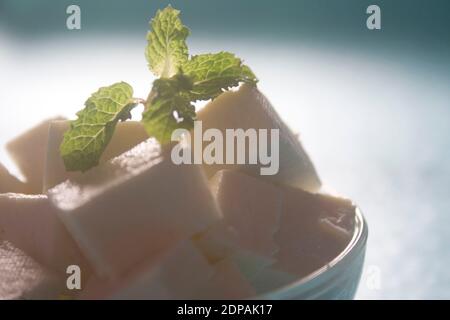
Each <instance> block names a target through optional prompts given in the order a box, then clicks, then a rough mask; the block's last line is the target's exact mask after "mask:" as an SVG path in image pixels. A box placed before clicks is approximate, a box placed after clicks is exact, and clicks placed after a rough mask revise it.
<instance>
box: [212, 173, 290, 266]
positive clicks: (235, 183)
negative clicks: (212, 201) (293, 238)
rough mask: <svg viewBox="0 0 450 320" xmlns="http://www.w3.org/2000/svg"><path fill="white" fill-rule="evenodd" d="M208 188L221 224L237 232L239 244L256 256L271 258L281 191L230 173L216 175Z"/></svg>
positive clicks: (279, 211) (267, 184) (249, 178)
mask: <svg viewBox="0 0 450 320" xmlns="http://www.w3.org/2000/svg"><path fill="white" fill-rule="evenodd" d="M210 186H211V190H213V194H214V196H215V198H216V201H217V203H218V205H219V208H220V210H221V212H222V215H223V220H224V223H225V224H226V225H229V226H232V227H233V228H234V229H235V230H236V233H237V239H238V244H239V245H240V246H241V247H242V248H245V249H247V250H250V251H252V252H254V253H256V254H259V255H262V256H265V257H271V256H273V255H274V253H275V252H276V251H277V246H276V244H275V242H274V234H275V232H276V231H277V230H278V225H279V220H280V215H281V210H282V193H281V191H280V189H279V188H278V187H276V186H274V185H272V184H270V183H265V182H261V181H260V180H258V179H256V178H253V177H250V176H248V175H245V174H242V173H238V172H235V171H232V170H221V171H219V172H217V173H216V175H215V176H214V177H213V178H212V179H211V180H210Z"/></svg>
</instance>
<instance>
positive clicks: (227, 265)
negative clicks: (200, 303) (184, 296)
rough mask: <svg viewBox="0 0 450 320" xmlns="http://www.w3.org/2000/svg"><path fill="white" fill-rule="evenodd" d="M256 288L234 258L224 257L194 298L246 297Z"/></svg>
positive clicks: (226, 298)
mask: <svg viewBox="0 0 450 320" xmlns="http://www.w3.org/2000/svg"><path fill="white" fill-rule="evenodd" d="M255 293H256V292H255V290H254V289H253V287H252V286H251V285H250V282H249V281H248V279H247V278H246V277H245V276H244V274H243V273H242V272H241V270H240V268H239V266H238V265H237V264H236V263H235V262H234V261H233V260H232V259H224V260H221V261H219V262H218V263H216V264H215V265H214V274H213V276H212V277H211V279H209V280H208V281H207V282H206V283H203V285H202V286H201V287H200V289H199V290H198V291H197V294H195V296H194V297H193V298H194V299H207V300H224V299H225V300H228V299H246V298H251V297H253V296H254V295H255Z"/></svg>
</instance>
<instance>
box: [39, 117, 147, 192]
mask: <svg viewBox="0 0 450 320" xmlns="http://www.w3.org/2000/svg"><path fill="white" fill-rule="evenodd" d="M69 128H70V121H66V120H62V121H53V122H52V123H51V124H50V129H49V136H48V147H47V156H46V163H45V172H44V192H46V191H47V190H48V189H50V188H52V187H54V186H56V185H57V184H59V183H61V182H63V181H65V180H67V179H71V178H74V177H76V176H78V175H81V174H82V173H79V172H68V171H66V168H65V166H64V161H63V159H62V157H61V154H60V151H59V149H60V146H61V143H62V140H63V138H64V133H65V132H66V131H67V130H69ZM147 138H148V135H147V133H146V131H145V129H144V127H143V126H142V124H141V123H140V122H137V121H125V122H119V123H118V124H117V127H116V130H115V131H114V134H113V136H112V138H111V141H110V142H109V144H108V146H107V147H106V149H105V151H104V152H103V154H102V157H101V158H100V161H99V162H100V163H104V162H106V161H108V160H110V159H112V158H114V157H117V156H118V155H120V154H122V153H124V152H125V151H128V150H130V149H131V148H132V147H134V146H136V145H137V144H139V143H140V142H142V141H144V140H146V139H147Z"/></svg>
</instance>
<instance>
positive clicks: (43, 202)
mask: <svg viewBox="0 0 450 320" xmlns="http://www.w3.org/2000/svg"><path fill="white" fill-rule="evenodd" d="M0 230H1V231H2V232H1V234H0V237H1V238H2V239H4V240H7V241H9V242H11V243H12V244H13V245H14V246H15V247H17V248H19V249H21V250H22V251H24V252H25V253H26V254H27V255H29V256H30V257H32V258H33V259H34V260H36V261H37V262H39V263H40V264H42V265H44V266H46V267H47V268H49V269H52V270H54V271H56V272H59V273H60V274H65V273H66V269H67V267H68V266H69V265H73V264H76V265H78V266H80V267H81V268H82V272H83V273H85V272H88V269H89V268H88V267H87V265H86V262H85V260H84V258H83V256H82V254H81V251H80V250H79V248H78V246H77V245H76V244H75V242H74V241H73V239H72V238H71V236H70V235H69V233H68V232H67V230H66V228H65V227H64V225H63V224H62V223H61V221H60V219H59V217H58V216H57V210H56V209H55V208H54V207H53V206H52V205H51V204H50V201H49V200H48V198H47V196H45V195H24V194H13V193H7V194H1V195H0Z"/></svg>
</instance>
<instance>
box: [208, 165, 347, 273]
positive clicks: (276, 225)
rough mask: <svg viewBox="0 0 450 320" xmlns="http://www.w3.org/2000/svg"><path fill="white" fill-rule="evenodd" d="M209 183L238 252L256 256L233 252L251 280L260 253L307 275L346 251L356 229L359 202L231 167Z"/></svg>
mask: <svg viewBox="0 0 450 320" xmlns="http://www.w3.org/2000/svg"><path fill="white" fill-rule="evenodd" d="M210 184H211V190H213V194H214V195H215V198H216V200H217V203H218V204H219V208H220V209H221V212H222V215H223V221H224V224H225V225H229V226H231V227H233V229H234V230H236V234H237V243H238V245H239V247H240V248H242V249H244V251H243V252H244V253H245V254H244V255H242V254H241V255H240V256H241V257H242V256H243V257H245V256H251V254H253V255H254V259H247V261H245V260H241V261H238V260H236V257H239V255H237V256H236V253H234V255H235V256H234V260H235V261H238V265H240V266H241V267H243V268H241V270H243V272H244V274H246V275H248V277H249V279H250V280H252V278H251V274H256V272H255V271H254V269H253V266H252V264H251V262H252V261H257V259H256V258H259V259H263V258H269V259H275V260H276V262H275V263H274V264H273V265H271V264H270V261H267V262H266V263H265V265H266V267H274V268H275V269H277V270H279V271H280V272H285V273H287V274H292V275H295V276H297V277H299V276H305V275H307V274H308V273H310V272H312V271H314V270H317V269H318V268H320V267H322V266H324V265H326V264H327V263H328V262H330V261H331V260H332V259H334V258H335V257H336V256H337V255H338V254H339V253H340V252H342V250H344V248H345V246H346V245H347V244H348V243H349V241H350V239H351V236H352V234H353V232H354V230H353V229H354V225H353V224H354V213H355V207H354V206H353V205H352V203H351V202H350V201H348V200H345V199H341V198H335V197H331V196H327V195H322V194H312V193H309V192H306V191H303V190H301V189H297V188H293V187H288V186H276V185H273V184H270V183H268V182H265V181H263V180H261V179H256V178H254V177H251V176H249V175H246V174H243V173H239V172H237V171H233V170H222V171H219V172H218V173H217V174H216V175H215V176H214V177H213V178H212V179H211V181H210ZM216 233H217V231H216ZM208 238H209V239H214V237H213V236H212V235H209V236H208ZM209 241H210V242H211V240H209ZM203 247H204V248H208V247H207V246H205V245H204V244H203ZM209 247H211V245H209ZM216 247H217V245H216ZM245 250H247V252H245ZM209 251H211V249H209V250H208V252H209ZM229 251H230V250H229ZM236 252H237V253H238V252H239V251H236ZM246 262H247V263H250V265H249V266H248V267H245V265H246V264H247V263H246ZM261 264H262V263H261ZM244 269H245V270H248V271H245V270H244ZM264 269H265V268H260V271H264Z"/></svg>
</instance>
